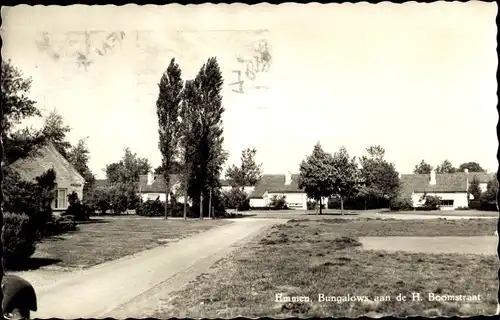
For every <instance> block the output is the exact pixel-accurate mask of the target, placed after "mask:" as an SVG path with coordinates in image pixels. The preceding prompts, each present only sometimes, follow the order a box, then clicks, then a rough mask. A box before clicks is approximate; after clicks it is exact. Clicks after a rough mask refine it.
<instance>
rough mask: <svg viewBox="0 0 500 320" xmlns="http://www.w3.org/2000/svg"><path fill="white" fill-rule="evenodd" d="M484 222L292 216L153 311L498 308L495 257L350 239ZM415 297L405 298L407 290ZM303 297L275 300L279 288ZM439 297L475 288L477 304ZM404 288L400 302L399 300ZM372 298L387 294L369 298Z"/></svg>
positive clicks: (471, 228) (478, 230) (476, 231)
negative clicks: (389, 248) (389, 247)
mask: <svg viewBox="0 0 500 320" xmlns="http://www.w3.org/2000/svg"><path fill="white" fill-rule="evenodd" d="M488 221H489V220H487V221H482V220H479V219H477V220H454V221H446V220H426V221H384V222H382V221H377V220H368V221H366V220H365V221H347V222H346V221H342V220H340V219H328V220H315V221H312V220H303V221H290V222H289V223H287V224H285V225H280V226H276V227H275V228H273V229H272V230H271V232H268V233H267V234H264V235H262V236H261V237H260V238H256V239H254V240H253V241H252V242H251V243H249V244H248V245H247V246H246V247H245V248H242V249H240V250H238V251H236V252H235V253H233V254H232V255H231V256H230V257H227V258H226V259H223V260H221V261H219V262H218V263H217V264H216V265H215V266H214V268H213V269H212V271H211V272H210V273H208V274H203V275H201V276H200V277H198V279H197V280H196V281H195V282H193V283H190V284H188V286H187V287H186V288H184V289H183V290H182V291H179V292H177V293H176V294H175V295H169V297H168V298H167V297H165V299H164V300H163V301H160V302H159V304H158V308H157V311H156V313H155V314H152V315H151V316H153V317H157V318H167V317H172V316H176V317H222V318H225V317H237V316H240V315H241V316H245V317H263V316H268V317H276V318H280V317H289V316H297V317H312V316H317V317H327V316H333V317H341V316H342V317H358V316H362V315H368V316H380V315H393V316H413V315H415V316H416V315H420V316H439V315H443V316H454V315H461V316H470V315H480V314H483V315H484V314H493V313H494V312H495V310H496V303H497V298H496V296H497V291H498V277H497V271H498V268H499V261H498V257H496V256H493V255H492V256H482V255H466V254H439V255H433V254H412V253H407V252H394V253H389V252H385V251H369V250H360V249H361V243H359V242H358V241H357V240H356V238H355V236H372V235H376V236H396V235H406V236H435V235H450V236H452V235H454V236H457V235H458V236H460V235H463V236H474V235H477V236H480V235H484V234H488V235H490V234H491V233H492V232H494V230H495V227H496V223H492V222H491V221H489V223H488ZM414 292H415V293H420V296H421V298H422V301H412V293H414ZM280 293H281V294H283V295H284V296H303V297H309V298H310V302H286V301H276V294H280ZM429 293H435V294H437V295H446V294H448V295H479V297H478V298H479V299H480V300H479V301H473V302H466V301H451V302H450V301H430V300H429V298H428V294H429ZM319 294H324V295H325V296H335V297H337V296H348V295H350V296H367V297H368V298H369V300H368V301H362V302H360V301H356V302H351V301H345V302H342V301H340V302H336V301H324V302H319V301H318V295H319ZM399 294H402V295H403V296H407V297H408V298H407V301H404V302H403V301H397V299H396V297H397V296H398V295H399ZM377 296H384V297H389V299H384V300H385V301H375V300H376V298H375V297H377Z"/></svg>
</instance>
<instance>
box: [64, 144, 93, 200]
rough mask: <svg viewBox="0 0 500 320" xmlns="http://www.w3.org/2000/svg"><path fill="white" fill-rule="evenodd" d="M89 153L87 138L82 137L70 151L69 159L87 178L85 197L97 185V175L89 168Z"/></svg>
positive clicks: (84, 188)
mask: <svg viewBox="0 0 500 320" xmlns="http://www.w3.org/2000/svg"><path fill="white" fill-rule="evenodd" d="M89 154H90V151H89V149H88V148H87V143H86V138H84V139H80V140H79V141H78V143H77V144H76V146H72V147H71V148H70V149H69V151H68V154H67V156H68V161H69V162H71V164H72V165H73V166H74V167H75V169H76V171H78V173H80V174H81V175H82V177H83V178H84V179H85V185H84V187H83V197H84V198H87V196H89V195H90V193H91V192H92V190H93V188H94V185H95V175H94V174H93V173H92V171H91V170H90V168H89V165H88V163H89Z"/></svg>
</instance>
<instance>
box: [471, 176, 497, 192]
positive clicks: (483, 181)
mask: <svg viewBox="0 0 500 320" xmlns="http://www.w3.org/2000/svg"><path fill="white" fill-rule="evenodd" d="M474 177H475V178H476V179H477V180H478V181H479V189H480V190H481V192H485V191H486V187H487V186H488V182H490V181H491V180H493V179H496V173H492V172H469V177H468V185H469V186H470V183H471V182H472V180H473V179H474Z"/></svg>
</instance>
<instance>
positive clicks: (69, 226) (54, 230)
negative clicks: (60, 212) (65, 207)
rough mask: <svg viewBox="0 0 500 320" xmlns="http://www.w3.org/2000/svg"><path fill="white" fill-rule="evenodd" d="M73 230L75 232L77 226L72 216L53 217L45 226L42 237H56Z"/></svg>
mask: <svg viewBox="0 0 500 320" xmlns="http://www.w3.org/2000/svg"><path fill="white" fill-rule="evenodd" d="M75 230H77V226H76V222H75V221H74V220H73V217H72V216H60V217H53V218H52V220H51V221H49V223H48V224H47V229H46V233H45V235H44V237H52V236H57V235H60V234H63V233H66V232H69V231H75Z"/></svg>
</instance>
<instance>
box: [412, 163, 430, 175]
mask: <svg viewBox="0 0 500 320" xmlns="http://www.w3.org/2000/svg"><path fill="white" fill-rule="evenodd" d="M432 169H433V167H432V166H431V165H430V164H428V163H427V162H425V161H424V160H422V161H421V162H420V163H419V164H417V165H416V166H415V169H413V173H416V174H429V173H431V171H432Z"/></svg>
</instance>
